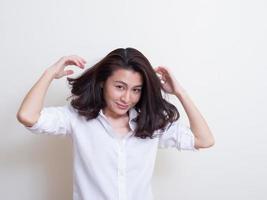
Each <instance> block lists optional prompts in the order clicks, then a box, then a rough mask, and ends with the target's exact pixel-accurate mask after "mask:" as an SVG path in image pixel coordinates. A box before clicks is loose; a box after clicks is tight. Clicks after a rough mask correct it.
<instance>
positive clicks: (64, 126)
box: [25, 103, 198, 200]
mask: <svg viewBox="0 0 267 200" xmlns="http://www.w3.org/2000/svg"><path fill="white" fill-rule="evenodd" d="M137 115H138V113H137V111H136V110H135V109H134V108H131V109H130V110H129V126H130V129H131V130H130V132H129V133H128V134H126V135H125V136H124V137H122V136H120V135H119V134H118V133H116V132H115V131H114V129H113V128H112V126H111V124H110V122H109V121H108V119H107V117H106V116H105V115H104V114H103V110H100V112H99V115H98V116H97V117H96V118H95V119H91V120H89V121H86V119H85V117H84V116H80V115H79V114H78V113H77V112H76V111H75V110H74V109H73V107H72V106H71V105H70V104H69V103H67V104H66V105H64V106H50V107H44V108H43V109H42V111H41V115H40V117H39V119H38V121H37V122H36V123H35V124H34V125H33V126H32V127H26V126H25V127H26V128H27V129H28V130H30V131H31V132H32V133H36V134H41V133H43V134H50V135H66V136H69V137H70V138H71V140H72V144H73V155H74V158H73V159H74V166H73V178H74V179H73V181H74V182H73V200H152V199H153V194H152V188H151V178H152V175H153V169H154V164H155V159H156V154H157V149H160V148H171V147H172V148H176V149H177V150H179V151H181V150H191V151H198V150H197V149H196V148H195V147H194V136H193V133H192V131H191V129H190V128H189V127H188V126H186V125H185V124H183V123H182V122H181V121H180V119H179V120H177V121H175V122H173V123H172V125H171V126H170V127H169V129H165V130H164V131H159V130H157V131H155V135H156V137H154V138H153V139H150V138H147V139H142V138H138V137H135V136H134V130H135V128H136V122H135V121H134V120H133V119H134V118H135V117H136V116H137ZM159 133H161V134H162V135H161V134H159Z"/></svg>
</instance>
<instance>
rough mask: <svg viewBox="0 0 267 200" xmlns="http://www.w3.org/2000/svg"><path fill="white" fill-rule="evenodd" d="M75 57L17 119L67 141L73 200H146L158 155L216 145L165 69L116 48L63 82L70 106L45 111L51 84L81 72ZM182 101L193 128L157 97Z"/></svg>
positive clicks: (39, 86) (49, 76)
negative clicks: (69, 143) (162, 151)
mask: <svg viewBox="0 0 267 200" xmlns="http://www.w3.org/2000/svg"><path fill="white" fill-rule="evenodd" d="M85 63H86V61H85V60H84V59H83V58H81V57H79V56H76V55H72V56H64V57H62V58H61V59H60V60H59V61H57V62H56V63H55V64H54V65H52V66H51V67H49V68H48V69H46V70H45V72H44V73H43V75H42V76H41V78H40V79H39V80H38V81H37V83H36V84H35V85H34V86H33V87H32V88H31V90H30V91H29V92H28V94H27V95H26V96H25V98H24V100H23V102H22V104H21V107H20V109H19V111H18V113H17V119H18V120H19V121H20V122H21V123H22V124H23V125H24V126H25V127H26V128H27V129H28V130H29V131H31V132H33V133H44V134H50V135H65V136H68V137H70V138H71V139H72V141H73V152H74V168H73V177H74V183H73V199H74V200H81V199H83V200H89V199H109V200H122V199H127V200H144V199H145V200H152V199H153V194H152V188H151V179H152V174H153V169H154V164H155V159H156V155H157V149H159V148H169V147H172V148H176V149H177V150H179V151H181V150H191V151H197V150H198V149H199V148H207V147H210V146H212V145H213V144H214V139H213V136H212V134H211V132H210V130H209V128H208V125H207V124H206V121H205V120H204V118H203V117H202V115H201V114H200V113H199V111H198V110H197V108H196V107H195V106H194V104H193V102H192V101H191V99H190V98H189V96H188V95H187V94H186V92H185V91H184V90H183V88H182V87H181V86H180V85H179V83H178V82H177V81H176V80H175V78H174V76H173V75H172V73H171V72H170V70H169V69H168V68H166V67H162V66H161V67H157V68H155V69H153V67H152V66H151V64H150V63H149V61H148V60H147V58H146V57H145V56H144V55H143V54H142V53H141V52H140V51H138V50H136V49H134V48H126V49H123V48H119V49H115V50H114V51H112V52H110V53H109V54H108V55H107V56H105V57H104V58H103V59H102V60H101V61H100V62H98V63H96V64H95V65H94V66H92V67H91V68H89V69H87V70H86V71H85V72H84V73H82V74H81V75H80V76H79V77H77V78H69V77H68V78H67V80H68V83H69V85H70V86H71V93H72V94H71V96H69V97H68V99H71V101H70V103H67V104H66V105H65V106H50V107H43V102H44V98H45V95H46V92H47V89H48V87H49V85H50V83H51V82H52V80H54V79H59V78H61V77H64V76H66V75H68V74H72V73H73V71H72V70H64V69H65V67H66V66H68V65H75V66H77V67H80V68H82V69H83V68H84V66H85ZM162 90H163V91H164V92H166V93H169V94H173V95H176V96H177V97H178V98H179V100H180V101H181V103H182V105H183V107H184V109H185V111H186V113H187V116H188V117H189V120H190V126H191V128H192V130H193V131H191V128H190V127H188V126H186V125H185V124H183V123H182V122H181V120H180V119H179V117H180V115H179V112H178V110H177V108H176V107H175V106H174V105H173V104H171V103H170V102H168V101H166V100H165V99H164V98H163V96H162V93H161V91H162Z"/></svg>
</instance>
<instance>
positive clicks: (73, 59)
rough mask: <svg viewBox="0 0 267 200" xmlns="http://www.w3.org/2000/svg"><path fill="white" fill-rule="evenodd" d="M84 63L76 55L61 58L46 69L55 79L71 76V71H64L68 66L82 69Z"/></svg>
mask: <svg viewBox="0 0 267 200" xmlns="http://www.w3.org/2000/svg"><path fill="white" fill-rule="evenodd" d="M85 63H86V61H85V60H84V59H83V58H81V57H80V56H77V55H70V56H63V57H61V58H60V59H59V60H58V61H57V62H56V63H55V64H53V65H52V66H51V67H49V68H48V70H49V71H51V72H52V73H53V74H54V78H55V79H59V78H61V77H63V76H67V75H70V74H73V73H74V72H73V70H64V69H65V67H67V66H68V65H75V66H78V67H80V68H81V69H84V66H85Z"/></svg>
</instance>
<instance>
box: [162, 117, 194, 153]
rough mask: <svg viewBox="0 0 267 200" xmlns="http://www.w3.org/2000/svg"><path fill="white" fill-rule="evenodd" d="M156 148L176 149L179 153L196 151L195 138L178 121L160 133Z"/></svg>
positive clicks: (189, 130) (184, 125) (185, 126)
mask: <svg viewBox="0 0 267 200" xmlns="http://www.w3.org/2000/svg"><path fill="white" fill-rule="evenodd" d="M160 134H161V135H160V137H159V144H158V148H160V149H162V148H176V149H178V150H179V151H181V150H189V151H198V149H196V148H195V137H194V134H193V133H192V131H191V129H190V127H188V126H187V125H186V124H184V123H183V122H182V121H181V120H180V119H178V120H177V121H175V122H173V123H172V124H171V125H170V124H168V126H167V127H166V128H165V129H164V131H161V132H160Z"/></svg>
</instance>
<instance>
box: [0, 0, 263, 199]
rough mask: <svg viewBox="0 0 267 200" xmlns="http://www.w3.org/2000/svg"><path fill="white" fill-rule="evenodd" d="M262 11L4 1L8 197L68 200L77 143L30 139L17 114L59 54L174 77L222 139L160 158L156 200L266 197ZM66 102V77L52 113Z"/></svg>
mask: <svg viewBox="0 0 267 200" xmlns="http://www.w3.org/2000/svg"><path fill="white" fill-rule="evenodd" d="M266 10H267V3H266V1H264V0H262V1H260V0H254V1H252V0H251V1H249V0H243V1H241V0H239V1H238V0H231V1H230V0H224V1H215V0H205V1H197V0H189V1H176V0H172V1H170V0H164V1H155V0H154V1H152V0H135V1H129V0H112V1H111V0H110V1H104V0H94V1H93V0H87V1H86V0H46V1H36V0H24V1H19V0H9V1H7V0H1V1H0V60H1V86H0V90H1V99H0V105H1V113H0V119H1V133H0V137H1V138H0V199H4V200H17V199H20V200H70V199H71V198H72V151H71V142H70V140H68V139H67V138H64V137H53V136H40V135H33V134H31V133H30V132H29V131H27V130H26V129H25V128H24V127H23V126H22V125H21V124H19V123H18V121H17V120H16V112H17V110H18V108H19V106H20V103H21V101H22V99H23V98H24V96H25V95H26V93H27V92H28V90H29V89H30V88H31V87H32V85H33V84H34V83H35V82H36V81H37V80H38V79H39V77H40V76H41V74H42V73H43V71H44V70H45V69H46V68H47V67H49V66H50V65H51V64H53V63H54V62H56V61H57V60H58V59H59V58H60V57H61V56H63V55H71V54H77V55H80V56H82V57H84V58H85V59H86V60H87V61H88V65H91V64H94V63H95V62H97V61H98V60H100V59H101V58H103V57H104V56H105V55H106V54H107V53H109V52H110V51H111V50H114V49H116V48H118V47H134V48H136V49H138V50H140V51H141V52H142V53H143V54H144V55H145V56H146V57H147V58H148V59H149V60H150V62H151V64H152V65H153V66H154V67H156V66H158V65H165V66H168V67H169V68H171V69H172V70H173V73H175V77H176V78H177V79H178V80H179V82H180V83H181V85H182V86H183V87H184V88H185V89H186V91H187V92H188V94H189V95H190V97H191V98H192V100H193V101H194V103H195V104H196V106H197V107H198V108H199V110H200V111H201V113H202V114H203V116H204V117H205V119H206V120H207V122H208V124H209V126H210V128H211V130H212V132H213V134H214V136H215V139H216V144H215V146H213V147H212V148H209V149H202V150H200V151H199V152H196V153H195V152H187V151H183V152H179V151H177V150H175V149H166V150H159V152H158V157H157V162H156V166H155V171H154V176H153V182H152V184H153V192H154V195H155V199H156V200H173V199H174V200H176V199H182V200H196V199H198V200H214V199H216V200H225V199H228V200H232V199H233V200H235V199H242V200H251V199H257V200H261V199H265V196H266V185H267V183H266V179H267V171H266V170H267V143H266V142H267V141H266V140H267V136H266V134H267V128H266V114H267V107H266V102H267V95H266V91H267V90H266V89H267V81H266V75H267V68H266V67H267V61H266V53H267V39H266V35H267V23H266V19H267V12H266ZM70 68H73V69H74V67H70ZM75 69H76V68H75ZM75 72H76V75H77V74H79V73H81V72H82V70H81V69H78V68H77V70H76V71H75ZM69 92H70V91H69V89H68V87H67V82H66V79H65V78H64V79H59V80H55V81H53V82H52V84H51V86H50V88H49V91H48V93H47V96H46V100H45V106H48V105H64V104H65V102H66V101H65V99H66V97H67V96H68V95H69ZM170 100H171V101H173V102H174V103H175V104H176V105H177V106H178V107H179V110H180V113H181V114H182V118H183V120H185V122H187V123H188V119H187V117H186V115H185V113H184V111H183V110H182V109H181V104H180V103H179V101H178V100H177V99H175V98H171V99H170Z"/></svg>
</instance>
